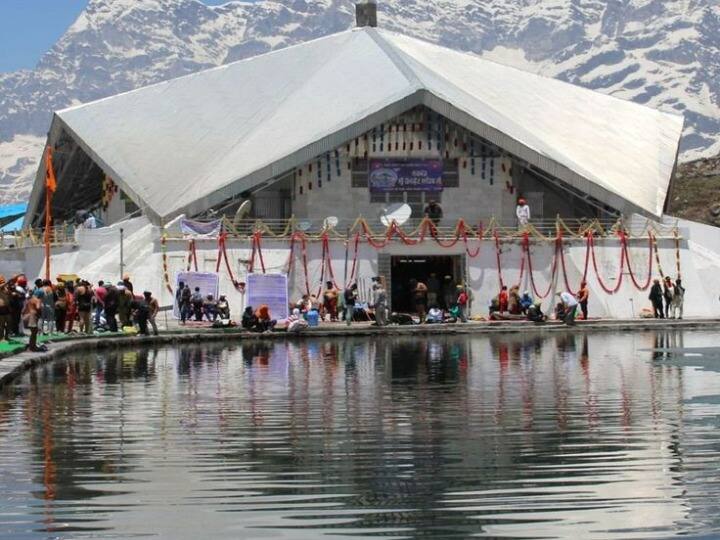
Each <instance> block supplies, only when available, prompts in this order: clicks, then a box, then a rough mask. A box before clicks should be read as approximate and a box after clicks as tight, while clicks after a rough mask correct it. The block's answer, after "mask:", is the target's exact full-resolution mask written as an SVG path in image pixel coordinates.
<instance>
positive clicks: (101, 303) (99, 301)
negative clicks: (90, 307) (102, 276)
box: [95, 280, 107, 327]
mask: <svg viewBox="0 0 720 540" xmlns="http://www.w3.org/2000/svg"><path fill="white" fill-rule="evenodd" d="M106 295H107V289H106V288H105V282H104V281H103V280H100V281H98V284H97V287H95V326H96V327H97V326H100V316H101V315H102V312H103V310H104V309H105V296H106Z"/></svg>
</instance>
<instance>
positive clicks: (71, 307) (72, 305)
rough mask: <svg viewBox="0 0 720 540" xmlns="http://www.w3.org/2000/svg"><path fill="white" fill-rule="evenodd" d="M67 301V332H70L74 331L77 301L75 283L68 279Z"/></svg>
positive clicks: (66, 287)
mask: <svg viewBox="0 0 720 540" xmlns="http://www.w3.org/2000/svg"><path fill="white" fill-rule="evenodd" d="M65 303H66V305H67V311H66V312H65V330H64V331H65V333H66V334H70V333H71V332H72V331H73V325H74V324H75V319H76V318H77V302H76V298H75V283H74V282H72V281H68V282H67V283H66V284H65Z"/></svg>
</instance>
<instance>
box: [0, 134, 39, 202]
mask: <svg viewBox="0 0 720 540" xmlns="http://www.w3.org/2000/svg"><path fill="white" fill-rule="evenodd" d="M44 145H45V137H38V136H37V135H16V136H15V137H13V139H12V140H11V141H7V142H0V204H10V203H16V202H25V201H26V200H27V198H28V195H29V189H28V188H30V189H31V188H32V179H34V178H35V173H36V172H37V168H38V161H39V159H40V157H41V156H42V152H43V146H44Z"/></svg>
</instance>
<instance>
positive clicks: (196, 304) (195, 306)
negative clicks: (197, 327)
mask: <svg viewBox="0 0 720 540" xmlns="http://www.w3.org/2000/svg"><path fill="white" fill-rule="evenodd" d="M190 303H191V304H192V310H193V315H194V316H195V320H196V321H197V322H199V321H202V315H203V304H204V303H205V300H204V299H203V296H202V293H201V292H200V287H195V292H193V294H192V296H191V297H190Z"/></svg>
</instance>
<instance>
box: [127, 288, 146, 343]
mask: <svg viewBox="0 0 720 540" xmlns="http://www.w3.org/2000/svg"><path fill="white" fill-rule="evenodd" d="M130 310H131V313H132V318H133V320H134V322H135V323H136V324H137V326H138V333H139V334H140V335H142V336H148V335H150V334H148V317H149V314H150V309H149V307H148V305H147V303H146V302H145V297H144V296H133V299H132V301H131V302H130Z"/></svg>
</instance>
